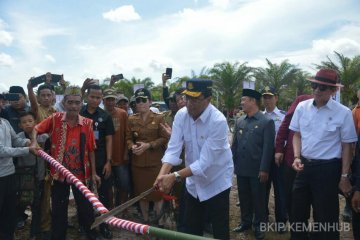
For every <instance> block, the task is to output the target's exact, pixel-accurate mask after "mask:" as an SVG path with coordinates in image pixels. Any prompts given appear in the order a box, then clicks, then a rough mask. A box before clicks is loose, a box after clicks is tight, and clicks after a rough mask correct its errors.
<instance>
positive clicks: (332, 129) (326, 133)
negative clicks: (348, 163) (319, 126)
mask: <svg viewBox="0 0 360 240" xmlns="http://www.w3.org/2000/svg"><path fill="white" fill-rule="evenodd" d="M337 128H338V125H336V124H334V123H333V124H326V125H325V126H324V128H323V131H322V132H321V134H320V136H321V138H320V140H331V139H335V138H336V130H337Z"/></svg>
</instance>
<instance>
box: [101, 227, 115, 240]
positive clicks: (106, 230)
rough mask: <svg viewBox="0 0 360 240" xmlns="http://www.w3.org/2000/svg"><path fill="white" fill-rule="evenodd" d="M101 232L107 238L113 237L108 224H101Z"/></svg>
mask: <svg viewBox="0 0 360 240" xmlns="http://www.w3.org/2000/svg"><path fill="white" fill-rule="evenodd" d="M100 233H101V235H102V236H103V237H104V238H106V239H112V237H113V234H112V232H111V230H110V229H109V226H108V225H106V224H105V225H100Z"/></svg>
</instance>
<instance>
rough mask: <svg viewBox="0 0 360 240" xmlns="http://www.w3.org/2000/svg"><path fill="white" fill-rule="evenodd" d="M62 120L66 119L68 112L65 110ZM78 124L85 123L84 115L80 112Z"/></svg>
mask: <svg viewBox="0 0 360 240" xmlns="http://www.w3.org/2000/svg"><path fill="white" fill-rule="evenodd" d="M61 121H62V122H65V121H66V112H64V114H63V116H62V118H61ZM78 124H79V125H81V126H82V125H84V117H83V116H81V115H80V114H78Z"/></svg>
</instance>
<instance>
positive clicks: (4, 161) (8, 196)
mask: <svg viewBox="0 0 360 240" xmlns="http://www.w3.org/2000/svg"><path fill="white" fill-rule="evenodd" d="M37 149H38V148H37V147H34V146H30V140H28V139H21V138H19V137H18V136H16V133H15V131H14V129H13V128H12V127H11V125H10V123H9V121H8V120H6V119H4V118H0V239H6V240H7V239H13V238H14V232H15V227H16V185H15V184H14V182H15V181H16V177H15V166H14V163H13V157H19V156H24V155H27V154H28V153H29V152H31V153H33V154H36V152H37Z"/></svg>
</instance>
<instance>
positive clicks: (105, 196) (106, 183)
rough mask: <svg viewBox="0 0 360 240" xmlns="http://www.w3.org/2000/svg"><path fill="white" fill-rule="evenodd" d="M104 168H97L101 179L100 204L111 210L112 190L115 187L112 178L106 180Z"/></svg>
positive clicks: (99, 189)
mask: <svg viewBox="0 0 360 240" xmlns="http://www.w3.org/2000/svg"><path fill="white" fill-rule="evenodd" d="M102 171H103V168H102V167H101V168H96V174H97V175H98V176H99V177H100V178H101V184H100V187H99V188H98V189H97V191H98V194H99V200H100V202H101V203H102V204H103V205H104V206H105V207H106V208H108V209H109V208H110V189H111V187H112V185H113V180H112V176H110V177H109V178H107V179H105V176H104V174H103V173H102Z"/></svg>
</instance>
